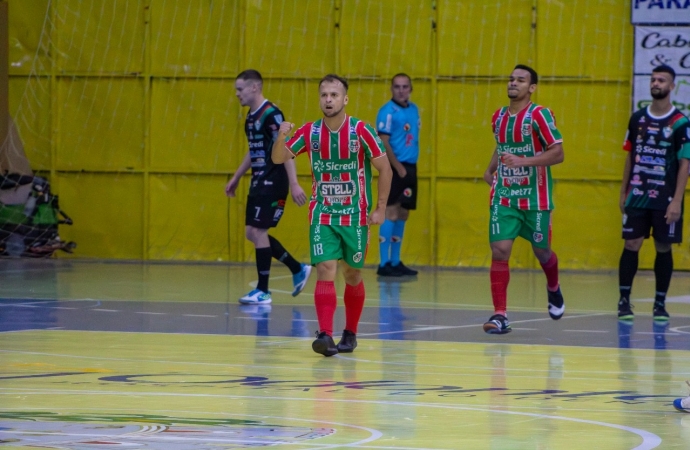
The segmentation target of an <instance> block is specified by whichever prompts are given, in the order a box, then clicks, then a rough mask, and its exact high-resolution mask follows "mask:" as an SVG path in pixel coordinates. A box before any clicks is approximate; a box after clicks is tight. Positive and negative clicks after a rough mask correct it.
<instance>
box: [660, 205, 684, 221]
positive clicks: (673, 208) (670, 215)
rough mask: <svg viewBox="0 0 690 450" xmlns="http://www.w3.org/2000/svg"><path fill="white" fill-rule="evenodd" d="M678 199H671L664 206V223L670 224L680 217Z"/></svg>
mask: <svg viewBox="0 0 690 450" xmlns="http://www.w3.org/2000/svg"><path fill="white" fill-rule="evenodd" d="M680 209H681V208H680V201H675V200H671V203H670V204H669V205H668V208H666V215H665V216H664V217H665V218H666V225H671V224H672V223H673V222H677V221H678V220H679V219H680Z"/></svg>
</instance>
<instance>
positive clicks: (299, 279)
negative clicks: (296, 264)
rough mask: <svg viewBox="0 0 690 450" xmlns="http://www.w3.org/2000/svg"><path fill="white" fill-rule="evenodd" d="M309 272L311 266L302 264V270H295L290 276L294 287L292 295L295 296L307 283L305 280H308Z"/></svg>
mask: <svg viewBox="0 0 690 450" xmlns="http://www.w3.org/2000/svg"><path fill="white" fill-rule="evenodd" d="M310 274H311V266H310V265H307V264H302V270H300V271H299V272H297V273H296V274H294V275H293V276H292V285H293V286H294V287H295V289H294V290H293V291H292V296H293V297H297V296H298V295H299V293H300V292H302V290H303V289H304V286H306V285H307V280H309V275H310Z"/></svg>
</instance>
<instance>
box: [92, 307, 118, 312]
mask: <svg viewBox="0 0 690 450" xmlns="http://www.w3.org/2000/svg"><path fill="white" fill-rule="evenodd" d="M91 311H101V312H120V310H119V309H100V308H91Z"/></svg>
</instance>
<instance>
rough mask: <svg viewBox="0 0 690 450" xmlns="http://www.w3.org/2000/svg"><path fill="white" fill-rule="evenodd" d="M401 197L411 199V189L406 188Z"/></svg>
mask: <svg viewBox="0 0 690 450" xmlns="http://www.w3.org/2000/svg"><path fill="white" fill-rule="evenodd" d="M403 195H404V196H405V197H408V198H409V197H412V189H411V188H406V189H405V190H404V191H403Z"/></svg>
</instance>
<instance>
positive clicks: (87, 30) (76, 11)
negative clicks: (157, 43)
mask: <svg viewBox="0 0 690 450" xmlns="http://www.w3.org/2000/svg"><path fill="white" fill-rule="evenodd" d="M54 3H55V6H54V7H55V8H56V9H57V16H58V17H59V20H60V24H62V26H60V25H58V26H56V42H57V46H58V50H59V51H58V54H57V55H56V58H57V64H58V67H59V68H60V70H62V71H67V72H77V73H94V74H108V73H117V74H122V73H138V72H142V71H143V70H144V48H145V47H144V12H145V3H144V2H142V1H141V0H117V1H114V2H96V3H93V4H92V5H93V6H95V7H90V8H85V7H83V5H82V4H83V2H82V0H59V1H56V2H54Z"/></svg>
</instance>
